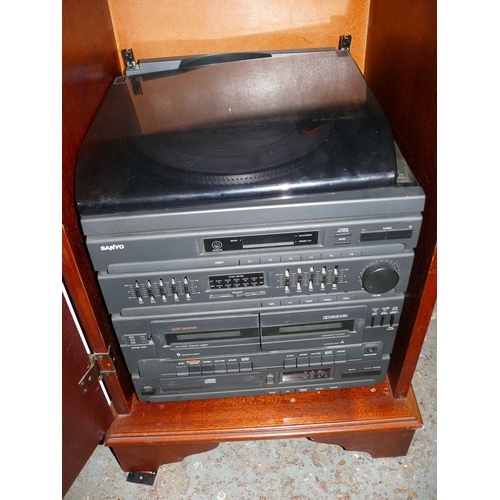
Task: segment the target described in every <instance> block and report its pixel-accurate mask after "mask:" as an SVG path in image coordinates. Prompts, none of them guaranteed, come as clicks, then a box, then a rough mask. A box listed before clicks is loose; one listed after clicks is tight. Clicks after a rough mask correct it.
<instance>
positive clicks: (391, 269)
mask: <svg viewBox="0 0 500 500" xmlns="http://www.w3.org/2000/svg"><path fill="white" fill-rule="evenodd" d="M398 281H399V273H398V270H397V269H396V267H395V266H394V265H393V264H391V263H390V262H376V263H375V264H372V265H371V266H368V267H367V268H366V269H365V270H364V271H363V273H362V275H361V282H362V283H363V288H364V289H365V290H366V291H367V292H369V293H385V292H388V291H389V290H392V289H393V288H394V287H395V286H396V285H397V284H398Z"/></svg>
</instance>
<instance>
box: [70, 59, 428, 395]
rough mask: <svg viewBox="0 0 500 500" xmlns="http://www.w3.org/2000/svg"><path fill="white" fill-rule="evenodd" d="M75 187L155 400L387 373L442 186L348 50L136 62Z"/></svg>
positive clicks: (96, 260) (374, 378)
mask: <svg viewBox="0 0 500 500" xmlns="http://www.w3.org/2000/svg"><path fill="white" fill-rule="evenodd" d="M76 198H77V206H78V209H79V213H80V216H81V224H82V228H83V232H84V233H85V236H86V244H87V248H88V251H89V255H90V258H91V260H92V263H93V265H94V268H95V270H96V272H97V277H98V282H99V286H100V288H101V290H102V293H103V297H104V300H105V303H106V306H107V308H108V312H109V314H110V315H111V320H112V324H113V328H114V330H115V332H116V335H117V338H118V341H119V344H120V347H121V350H122V353H123V355H124V358H125V361H126V364H127V368H128V370H129V371H130V374H131V379H132V382H133V384H134V387H135V389H136V393H137V397H138V398H139V399H140V400H143V401H150V402H166V401H174V400H188V399H203V398H218V397H234V396H246V395H261V394H276V393H288V392H304V391H319V390H330V389H342V388H346V387H356V386H362V385H372V384H376V383H379V382H382V381H384V379H385V377H386V373H387V369H388V366H389V363H390V360H391V352H392V347H393V345H394V341H395V339H396V336H397V331H398V325H399V321H400V316H401V313H402V311H403V306H404V294H405V291H406V289H407V286H408V281H409V279H410V273H411V271H412V265H413V256H414V254H413V251H414V248H415V247H416V245H417V241H418V237H419V233H420V227H421V223H422V212H423V208H424V201H425V197H424V193H423V191H422V189H421V188H420V187H419V186H418V184H417V182H416V181H415V179H414V177H413V175H412V173H411V171H410V169H409V168H408V165H407V164H406V162H405V161H404V159H403V157H402V156H401V154H400V152H399V150H398V149H397V147H396V146H395V144H394V141H393V138H392V135H391V133H390V129H389V126H388V124H387V121H386V119H385V117H384V115H383V113H382V110H381V109H380V106H379V105H378V103H377V102H376V100H375V99H374V97H373V95H372V93H371V91H370V89H369V88H368V86H367V85H366V82H365V81H364V78H363V77H362V75H361V73H360V72H359V70H358V68H357V67H356V65H355V63H354V61H353V60H352V58H351V57H350V54H349V53H348V52H347V51H345V50H334V49H324V50H312V51H299V52H287V53H272V54H267V55H266V57H257V58H251V59H246V58H243V59H242V60H238V58H237V57H236V58H230V60H227V61H226V60H225V59H224V60H223V61H221V62H217V63H214V64H210V65H203V64H202V65H196V66H194V67H192V66H189V70H188V69H187V68H186V67H185V66H183V64H182V61H179V60H173V59H165V60H161V61H158V60H155V61H154V62H151V61H144V62H143V63H142V64H141V63H138V64H136V65H135V66H134V68H130V69H129V70H127V73H126V75H125V76H123V77H120V78H117V80H116V81H115V82H114V84H113V85H112V88H111V89H110V91H109V93H108V95H107V97H106V99H105V101H104V103H103V106H102V108H101V110H100V111H99V113H98V115H97V117H96V120H95V121H94V123H93V125H92V127H91V130H90V131H89V134H88V136H87V138H86V140H85V143H84V145H83V147H82V150H81V153H80V157H79V161H78V165H77V175H76Z"/></svg>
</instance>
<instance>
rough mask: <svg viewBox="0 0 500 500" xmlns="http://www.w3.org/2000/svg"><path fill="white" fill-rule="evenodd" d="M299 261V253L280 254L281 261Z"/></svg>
mask: <svg viewBox="0 0 500 500" xmlns="http://www.w3.org/2000/svg"><path fill="white" fill-rule="evenodd" d="M296 261H300V255H282V256H281V262H296Z"/></svg>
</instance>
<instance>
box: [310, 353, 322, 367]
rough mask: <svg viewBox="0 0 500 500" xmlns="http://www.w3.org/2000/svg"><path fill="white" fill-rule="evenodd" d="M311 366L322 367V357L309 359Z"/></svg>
mask: <svg viewBox="0 0 500 500" xmlns="http://www.w3.org/2000/svg"><path fill="white" fill-rule="evenodd" d="M309 366H321V356H319V355H317V356H311V357H310V358H309Z"/></svg>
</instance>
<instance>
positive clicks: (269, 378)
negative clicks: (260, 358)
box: [266, 373, 274, 385]
mask: <svg viewBox="0 0 500 500" xmlns="http://www.w3.org/2000/svg"><path fill="white" fill-rule="evenodd" d="M272 384H274V375H273V374H272V373H269V374H267V375H266V385H272Z"/></svg>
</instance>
